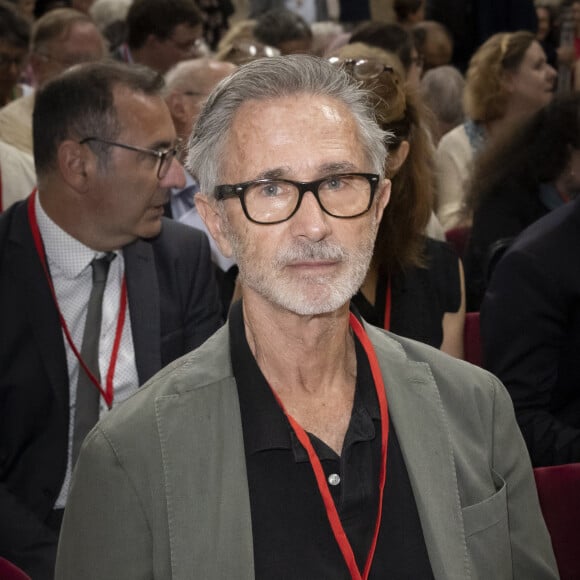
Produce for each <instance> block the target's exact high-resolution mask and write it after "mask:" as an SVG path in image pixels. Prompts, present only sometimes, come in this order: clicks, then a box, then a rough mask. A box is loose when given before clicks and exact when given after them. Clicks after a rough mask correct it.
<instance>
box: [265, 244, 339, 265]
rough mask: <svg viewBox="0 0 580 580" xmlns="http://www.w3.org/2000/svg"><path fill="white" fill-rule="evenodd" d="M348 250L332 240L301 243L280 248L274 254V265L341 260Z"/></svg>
mask: <svg viewBox="0 0 580 580" xmlns="http://www.w3.org/2000/svg"><path fill="white" fill-rule="evenodd" d="M347 257H348V252H347V251H346V250H345V249H344V248H343V247H341V246H340V245H338V244H334V243H332V242H326V241H322V242H316V243H301V244H296V245H293V246H291V247H290V248H284V249H281V250H280V251H279V252H278V253H277V254H276V259H275V262H276V266H277V267H283V266H286V265H288V264H293V263H296V262H316V261H332V262H342V261H344V260H346V258H347Z"/></svg>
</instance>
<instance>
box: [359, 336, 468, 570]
mask: <svg viewBox="0 0 580 580" xmlns="http://www.w3.org/2000/svg"><path fill="white" fill-rule="evenodd" d="M365 328H366V330H367V332H368V334H369V337H370V338H371V341H372V342H373V344H374V346H375V351H376V354H377V357H378V359H379V363H380V366H381V371H382V374H383V378H384V381H385V388H386V391H387V399H388V405H389V414H390V416H391V419H392V421H393V424H394V426H395V428H396V430H397V435H398V438H399V442H400V445H401V450H402V453H403V457H404V459H405V464H406V466H407V471H408V473H409V478H410V481H411V486H412V488H413V492H414V495H415V501H416V503H417V509H418V511H419V517H420V520H421V526H422V529H423V534H424V536H425V542H426V545H427V551H428V553H429V559H430V562H431V566H432V568H433V574H434V575H435V578H438V579H441V580H455V579H457V580H464V579H465V578H468V577H469V569H468V564H467V562H468V555H467V546H466V541H465V531H464V527H463V518H462V515H461V505H460V502H459V490H458V483H457V475H456V470H455V463H454V459H453V449H452V446H451V439H450V434H449V431H448V429H447V427H446V425H447V419H446V416H445V411H444V409H443V405H442V403H441V399H440V396H439V391H438V389H437V385H436V384H435V381H434V379H433V376H432V374H431V372H430V370H429V367H428V365H427V364H424V363H418V362H412V361H409V360H408V359H407V358H406V356H405V354H404V352H403V351H402V348H401V347H400V346H399V345H398V344H397V343H395V342H394V341H389V339H387V340H385V335H384V334H383V333H382V332H381V331H380V330H378V329H375V328H373V327H369V326H368V325H365ZM387 485H388V474H387Z"/></svg>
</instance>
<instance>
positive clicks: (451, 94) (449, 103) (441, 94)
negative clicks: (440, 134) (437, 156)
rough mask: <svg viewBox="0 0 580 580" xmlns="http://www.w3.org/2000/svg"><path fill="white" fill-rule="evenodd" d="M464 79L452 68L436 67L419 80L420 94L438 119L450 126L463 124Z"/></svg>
mask: <svg viewBox="0 0 580 580" xmlns="http://www.w3.org/2000/svg"><path fill="white" fill-rule="evenodd" d="M464 88H465V79H464V78H463V75H462V74H461V73H460V72H459V71H458V70H457V69H456V68H454V67H452V66H449V65H445V66H438V67H436V68H433V69H431V70H429V71H427V72H426V73H425V74H424V75H423V78H422V79H421V86H420V93H421V96H422V97H423V100H424V101H425V103H426V104H427V106H428V107H429V108H430V109H431V111H433V113H435V115H436V116H437V118H438V119H440V120H441V121H443V122H445V123H449V124H450V125H459V124H460V123H462V122H463V119H464V118H465V114H464V112H463V90H464Z"/></svg>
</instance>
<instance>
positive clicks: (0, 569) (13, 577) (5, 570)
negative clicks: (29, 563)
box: [0, 556, 30, 580]
mask: <svg viewBox="0 0 580 580" xmlns="http://www.w3.org/2000/svg"><path fill="white" fill-rule="evenodd" d="M0 579H1V580H30V576H29V575H28V574H26V573H25V572H23V571H22V570H21V569H20V568H19V567H18V566H16V565H15V564H13V563H12V562H9V561H8V560H6V558H2V556H0Z"/></svg>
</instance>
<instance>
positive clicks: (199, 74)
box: [164, 58, 237, 319]
mask: <svg viewBox="0 0 580 580" xmlns="http://www.w3.org/2000/svg"><path fill="white" fill-rule="evenodd" d="M236 69H237V67H236V66H235V65H233V64H231V63H229V62H220V61H217V60H214V59H210V58H199V59H193V60H184V61H181V62H180V63H178V64H176V65H175V66H174V67H173V68H172V69H171V70H170V71H169V72H168V73H167V74H166V75H165V88H164V98H165V102H166V103H167V106H168V108H169V112H170V114H171V118H172V119H173V124H174V126H175V132H176V134H177V137H178V138H179V139H181V140H182V142H183V143H185V142H187V140H188V139H189V137H190V134H191V131H192V129H193V126H194V124H195V121H196V120H197V117H198V116H199V113H200V111H201V108H202V106H203V103H204V102H205V100H206V99H207V97H208V96H209V94H210V93H211V91H212V90H213V88H214V87H215V86H216V85H217V84H218V83H219V82H220V81H221V80H222V79H224V78H225V77H227V76H228V75H229V74H230V73H232V72H234V71H235V70H236ZM186 150H187V148H186V147H185V146H184V147H183V148H182V149H181V151H180V154H179V162H180V163H181V164H182V170H183V172H184V175H185V186H184V187H173V188H171V190H170V197H169V202H168V203H166V204H165V215H166V216H167V217H172V218H173V219H175V220H177V221H180V222H181V223H184V224H186V225H188V226H191V227H194V228H196V229H198V230H201V231H202V232H204V233H205V234H206V235H207V236H208V239H209V245H210V251H211V258H212V262H213V263H214V265H215V274H216V278H217V281H218V285H219V292H220V300H221V304H222V314H223V316H224V319H225V318H226V317H227V313H228V310H229V306H230V302H231V299H232V295H233V292H234V286H235V281H236V276H237V266H236V263H235V261H234V260H233V259H231V258H226V257H224V256H223V255H222V253H221V252H220V251H219V249H218V247H217V245H216V243H215V240H214V239H213V237H212V236H211V235H209V232H208V231H207V228H206V226H205V223H204V221H203V220H202V219H201V217H200V215H199V213H198V211H197V208H196V207H195V203H194V199H193V198H194V196H195V194H196V193H197V192H198V191H199V184H198V182H197V179H196V176H194V175H191V174H190V173H189V172H188V171H187V170H186V169H185V168H184V167H183V163H184V161H185V159H184V155H185V152H186Z"/></svg>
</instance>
